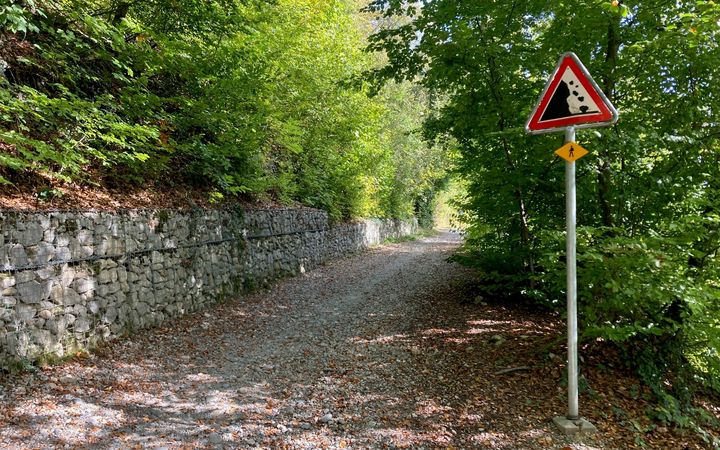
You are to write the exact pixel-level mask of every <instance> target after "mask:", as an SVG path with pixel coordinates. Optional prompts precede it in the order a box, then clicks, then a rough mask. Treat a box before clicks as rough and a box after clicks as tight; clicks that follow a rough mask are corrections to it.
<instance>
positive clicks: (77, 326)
mask: <svg viewBox="0 0 720 450" xmlns="http://www.w3.org/2000/svg"><path fill="white" fill-rule="evenodd" d="M73 331H75V333H87V332H88V331H90V321H89V320H87V319H85V318H78V319H77V320H76V321H75V323H73Z"/></svg>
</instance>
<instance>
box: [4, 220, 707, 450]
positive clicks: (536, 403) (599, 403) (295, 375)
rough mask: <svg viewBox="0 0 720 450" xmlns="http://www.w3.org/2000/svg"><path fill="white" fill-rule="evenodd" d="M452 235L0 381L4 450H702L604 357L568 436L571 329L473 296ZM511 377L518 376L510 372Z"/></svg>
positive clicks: (380, 253)
mask: <svg viewBox="0 0 720 450" xmlns="http://www.w3.org/2000/svg"><path fill="white" fill-rule="evenodd" d="M459 244H460V238H459V237H458V236H456V235H453V234H450V233H443V234H440V235H438V236H435V237H431V238H427V239H423V240H420V241H415V242H407V243H402V244H390V245H385V246H382V247H379V248H376V249H374V250H372V251H370V252H367V253H365V254H362V255H359V256H355V257H352V258H348V259H345V260H341V261H336V262H333V263H331V264H328V265H327V266H325V267H322V268H319V269H317V270H314V271H312V272H309V273H307V274H305V275H302V276H300V277H297V278H294V279H288V280H285V281H282V282H280V283H278V284H276V285H275V286H274V287H272V288H271V290H269V291H263V292H257V293H255V294H252V295H249V296H245V297H242V298H239V299H237V300H236V301H232V302H229V303H226V304H223V305H219V306H217V307H216V308H213V309H212V310H208V311H206V312H203V313H198V314H195V315H192V316H188V317H185V318H183V319H181V320H179V321H178V322H176V323H175V324H173V325H171V326H167V327H165V328H159V329H153V330H146V331H143V332H140V333H138V334H135V335H134V336H132V337H131V338H128V339H125V340H121V341H115V342H112V343H108V344H106V345H104V346H103V347H101V348H99V349H97V350H96V351H95V352H93V353H92V354H91V355H78V357H77V358H75V359H74V360H72V361H68V362H66V363H64V364H61V365H57V366H51V367H45V368H43V369H41V370H39V371H37V372H35V373H25V374H20V375H6V376H5V377H4V378H0V448H4V449H16V448H18V449H20V448H113V449H115V448H116V449H126V448H173V449H175V448H232V449H234V448H267V449H311V448H312V449H316V448H328V449H343V448H353V449H385V448H390V449H392V448H413V449H431V448H432V449H471V448H480V449H482V448H492V449H563V450H567V449H576V450H579V449H585V450H590V449H618V450H619V449H629V448H641V445H645V447H644V448H657V449H684V448H687V449H696V448H703V445H704V444H703V443H702V441H701V440H700V439H699V438H698V437H697V436H696V435H695V434H692V433H688V432H684V431H682V430H675V429H672V428H670V427H659V426H654V427H652V428H649V429H645V426H646V425H647V422H645V421H644V419H643V418H642V417H643V407H644V406H645V405H643V404H642V401H641V400H637V399H636V397H637V394H638V393H637V392H635V391H634V390H633V386H634V385H635V384H636V383H637V382H636V381H635V380H634V379H633V378H632V377H631V376H630V375H629V374H627V373H625V371H624V370H623V369H622V368H620V367H608V364H612V359H611V361H610V362H608V361H607V360H603V361H602V364H600V362H599V360H597V361H596V360H595V358H600V356H598V354H597V352H594V353H593V352H591V355H590V356H588V357H587V359H586V360H585V361H584V362H583V364H584V366H585V367H586V370H585V376H586V377H587V385H588V389H585V390H584V391H583V394H582V397H581V411H582V412H583V415H585V416H586V417H587V418H588V419H589V420H590V421H591V422H593V423H594V424H595V425H596V426H597V427H598V428H599V430H600V432H599V433H598V434H596V435H592V436H582V437H576V438H569V437H566V436H563V435H561V434H559V433H558V432H557V431H556V429H555V427H554V425H553V423H552V417H553V416H556V415H562V414H564V412H565V399H566V395H565V387H564V385H563V367H564V358H563V357H561V356H557V355H562V352H564V349H563V344H562V342H563V334H564V323H563V321H562V320H561V318H559V317H557V316H555V315H552V314H548V313H547V312H543V311H537V310H533V309H530V308H526V307H518V306H511V305H503V304H501V303H493V302H492V301H490V300H488V302H487V304H476V303H473V302H472V301H471V300H472V299H474V298H475V297H474V294H473V288H472V287H473V284H474V282H475V277H474V274H473V272H471V271H470V270H468V269H465V268H462V267H459V266H457V265H456V264H452V263H448V262H447V261H446V259H447V257H449V256H450V255H451V254H452V252H453V251H454V250H455V249H456V248H457V246H458V245H459ZM507 369H512V370H509V371H508V370H507Z"/></svg>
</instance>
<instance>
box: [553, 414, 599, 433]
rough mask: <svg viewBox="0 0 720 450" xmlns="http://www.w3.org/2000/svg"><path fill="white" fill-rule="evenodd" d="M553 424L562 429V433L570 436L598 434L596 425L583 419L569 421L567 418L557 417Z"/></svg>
mask: <svg viewBox="0 0 720 450" xmlns="http://www.w3.org/2000/svg"><path fill="white" fill-rule="evenodd" d="M553 422H555V425H556V426H557V427H558V428H559V429H560V431H561V432H562V433H564V434H566V435H568V436H572V435H575V434H593V433H597V428H595V425H593V424H591V423H590V422H588V421H587V420H586V419H583V418H582V417H581V418H579V419H575V420H572V419H568V418H567V417H565V416H557V417H554V418H553Z"/></svg>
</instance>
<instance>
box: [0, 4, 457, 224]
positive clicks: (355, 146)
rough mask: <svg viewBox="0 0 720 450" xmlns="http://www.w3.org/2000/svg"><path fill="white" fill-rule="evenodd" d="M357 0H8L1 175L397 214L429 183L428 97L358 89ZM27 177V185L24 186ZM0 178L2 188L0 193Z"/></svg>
mask: <svg viewBox="0 0 720 450" xmlns="http://www.w3.org/2000/svg"><path fill="white" fill-rule="evenodd" d="M361 6H362V4H361V2H358V1H356V0H329V1H323V2H317V1H312V0H267V1H266V0H211V1H205V0H202V1H201V0H185V1H181V2H175V1H168V0H156V1H148V2H133V1H125V0H91V1H78V0H18V1H10V2H9V3H5V4H3V5H2V6H0V69H1V70H0V75H1V76H0V183H2V184H1V185H0V188H1V189H4V190H6V192H15V191H17V190H23V189H24V190H27V189H28V188H29V189H32V190H34V191H35V192H33V194H34V195H35V196H36V197H37V198H38V199H39V200H41V201H52V200H53V199H54V198H56V197H59V196H62V195H63V194H64V188H65V187H67V186H69V185H74V186H89V187H94V186H99V187H108V186H109V187H118V188H120V190H125V191H129V190H133V189H145V188H147V187H148V186H151V187H154V188H155V189H157V190H160V191H163V190H165V189H172V188H173V187H177V186H182V187H186V188H189V189H191V190H196V191H197V190H200V191H203V195H204V196H205V197H206V199H207V200H209V201H214V202H221V201H224V200H228V199H244V200H251V201H263V202H276V203H282V204H302V205H307V206H313V207H317V208H322V209H325V210H327V211H328V212H329V213H330V214H331V216H332V217H333V218H334V219H338V220H339V219H345V218H350V217H357V216H376V217H398V218H405V217H409V216H411V215H413V214H415V213H416V212H420V211H419V210H420V209H421V208H422V207H423V205H425V204H429V200H430V199H429V198H428V196H430V195H431V194H432V192H433V191H434V185H435V184H436V182H437V181H438V180H439V179H441V178H443V176H444V169H445V165H446V163H445V161H446V158H445V156H444V155H445V153H446V152H445V151H444V149H443V148H441V147H439V146H435V145H426V144H425V141H423V140H422V139H421V138H420V136H419V135H418V134H417V133H416V131H417V130H418V128H419V125H420V123H421V121H422V117H423V114H424V111H425V109H426V105H427V104H428V103H429V101H428V99H427V96H426V95H425V93H424V91H423V90H422V87H420V86H414V85H412V84H411V83H396V84H391V85H388V86H387V87H385V88H384V89H383V90H382V91H381V92H379V93H378V95H376V96H374V97H372V98H371V97H370V96H368V86H367V83H363V82H359V81H358V80H359V79H360V75H361V74H362V72H363V71H366V70H369V69H371V68H373V67H376V66H377V65H378V63H379V61H378V59H377V58H376V57H375V56H373V55H369V54H367V53H365V52H363V51H362V50H363V48H364V47H365V46H366V44H367V42H366V37H367V35H368V34H369V33H370V32H371V31H372V28H371V25H370V20H369V16H368V15H367V14H365V13H360V12H359V11H360V7H361ZM28 180H30V181H29V182H28ZM3 185H4V187H3Z"/></svg>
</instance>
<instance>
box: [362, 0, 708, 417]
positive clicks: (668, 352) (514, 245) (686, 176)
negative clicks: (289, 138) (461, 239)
mask: <svg viewBox="0 0 720 450" xmlns="http://www.w3.org/2000/svg"><path fill="white" fill-rule="evenodd" d="M369 10H371V11H374V12H375V13H377V14H379V15H381V16H382V17H383V18H384V23H389V24H392V25H390V26H387V27H385V28H383V29H381V30H379V31H378V32H376V33H375V34H374V35H373V36H372V37H371V38H370V42H371V43H370V49H371V50H374V51H380V52H383V53H384V54H385V55H386V56H387V58H388V62H387V64H386V65H385V66H384V67H382V68H379V69H377V70H374V71H371V72H370V75H371V77H372V78H373V79H374V80H375V81H376V82H378V83H383V82H385V81H386V80H389V79H405V80H409V79H414V78H415V77H419V78H420V82H421V83H422V84H423V85H424V86H425V87H426V88H427V89H428V91H429V92H430V95H435V96H438V97H443V98H445V99H446V100H445V101H444V102H443V103H442V104H441V105H439V106H438V107H437V108H434V110H433V111H431V112H430V115H429V117H428V118H427V120H426V121H425V132H426V135H427V136H428V137H430V138H444V139H448V140H453V141H454V142H457V145H458V147H459V151H460V153H461V158H460V161H459V162H458V164H459V172H460V173H461V175H462V176H463V177H464V179H465V180H466V183H467V191H468V197H467V201H466V202H465V204H464V205H463V211H464V213H465V214H466V215H467V216H468V217H469V218H470V220H471V222H472V225H471V227H470V228H469V230H468V239H467V245H466V248H465V250H464V252H463V254H462V255H460V256H459V258H460V259H463V260H464V261H466V262H470V263H472V264H474V265H476V266H478V267H480V268H482V269H483V270H484V271H485V274H486V276H487V277H488V280H490V281H492V282H494V283H496V286H495V289H496V290H498V291H502V290H508V289H510V290H512V291H513V292H515V293H517V294H523V295H524V296H525V298H530V299H533V300H536V301H540V302H542V303H543V304H546V305H549V306H552V307H556V308H562V305H564V301H561V299H562V298H564V249H563V247H564V235H563V230H564V225H565V224H564V201H563V188H564V183H563V177H564V175H563V172H564V170H563V165H564V164H563V163H562V161H561V160H558V159H557V158H554V157H553V154H552V150H554V149H555V148H558V147H560V145H561V143H562V141H561V138H560V137H559V136H544V137H528V136H526V135H525V134H524V133H523V126H524V122H525V120H526V119H527V117H528V116H529V114H530V110H531V107H532V105H533V104H534V103H535V102H536V101H537V95H538V94H539V93H540V92H541V90H542V87H543V85H544V83H545V81H546V80H547V78H548V76H549V75H550V71H551V70H552V69H553V67H554V63H555V61H557V58H558V56H559V55H560V54H561V53H563V52H565V51H573V52H575V53H576V54H577V55H578V56H579V57H580V59H581V60H582V61H583V62H584V63H585V65H586V66H587V67H588V68H589V70H590V73H592V74H594V76H595V79H596V80H597V81H598V83H599V85H600V87H601V88H602V89H603V90H604V91H605V93H606V95H607V96H608V98H610V99H611V101H612V102H613V103H614V104H615V106H616V107H618V109H619V110H620V117H621V121H620V123H619V124H617V125H616V126H615V127H612V128H608V129H599V130H597V131H582V132H579V133H578V136H579V139H580V140H581V143H582V145H583V146H584V147H586V148H588V149H589V150H590V151H591V154H590V155H589V156H586V157H585V158H584V159H582V160H580V161H579V162H578V163H577V164H578V199H579V203H578V220H579V225H580V226H581V233H580V241H579V245H580V247H579V255H578V257H579V268H578V271H579V277H580V281H579V297H580V309H581V319H582V325H583V330H584V339H586V340H590V339H596V338H602V339H605V340H610V341H612V342H615V343H616V344H617V345H618V346H620V347H621V348H623V349H624V350H625V351H626V355H627V358H628V363H629V364H633V365H636V368H637V370H638V372H639V373H640V374H641V375H642V376H643V378H644V379H645V381H646V382H647V383H648V384H649V385H651V386H652V387H653V388H654V389H655V391H656V394H657V396H658V398H659V399H662V398H666V396H667V395H671V396H672V397H673V398H675V399H677V400H678V402H677V407H678V409H679V410H687V406H688V399H689V398H690V394H691V393H692V389H693V388H694V387H696V386H697V385H698V383H697V382H696V381H698V380H699V381H701V383H704V384H705V385H706V386H713V387H714V388H715V389H717V388H718V386H717V382H716V381H712V380H713V377H715V379H717V378H716V377H717V376H718V375H720V363H719V359H718V353H717V345H718V336H719V335H720V334H719V333H720V326H719V325H720V324H719V322H718V317H719V316H718V313H720V311H718V302H717V299H718V298H720V290H719V289H720V267H718V263H717V253H718V248H720V238H719V235H718V232H719V231H720V229H719V228H718V212H719V210H720V196H719V195H718V192H719V191H718V187H719V186H718V180H719V179H720V173H718V170H720V164H718V163H719V162H720V143H719V142H718V136H720V134H719V133H718V123H719V120H718V111H720V98H719V97H718V95H717V89H715V87H714V86H713V84H714V83H713V82H712V80H715V79H717V78H718V77H719V76H720V40H719V39H718V38H720V29H719V26H718V22H717V17H718V16H719V14H720V6H718V5H716V4H715V3H714V2H708V1H704V0H696V1H689V2H663V1H659V0H637V1H632V2H609V1H596V0H581V1H576V2H544V1H528V2H475V1H462V0H461V1H458V0H453V1H450V0H436V1H432V2H416V3H408V2H402V1H399V0H376V1H373V2H372V3H371V5H370V6H369ZM393 18H402V20H398V19H393ZM683 408H685V409H683Z"/></svg>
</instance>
